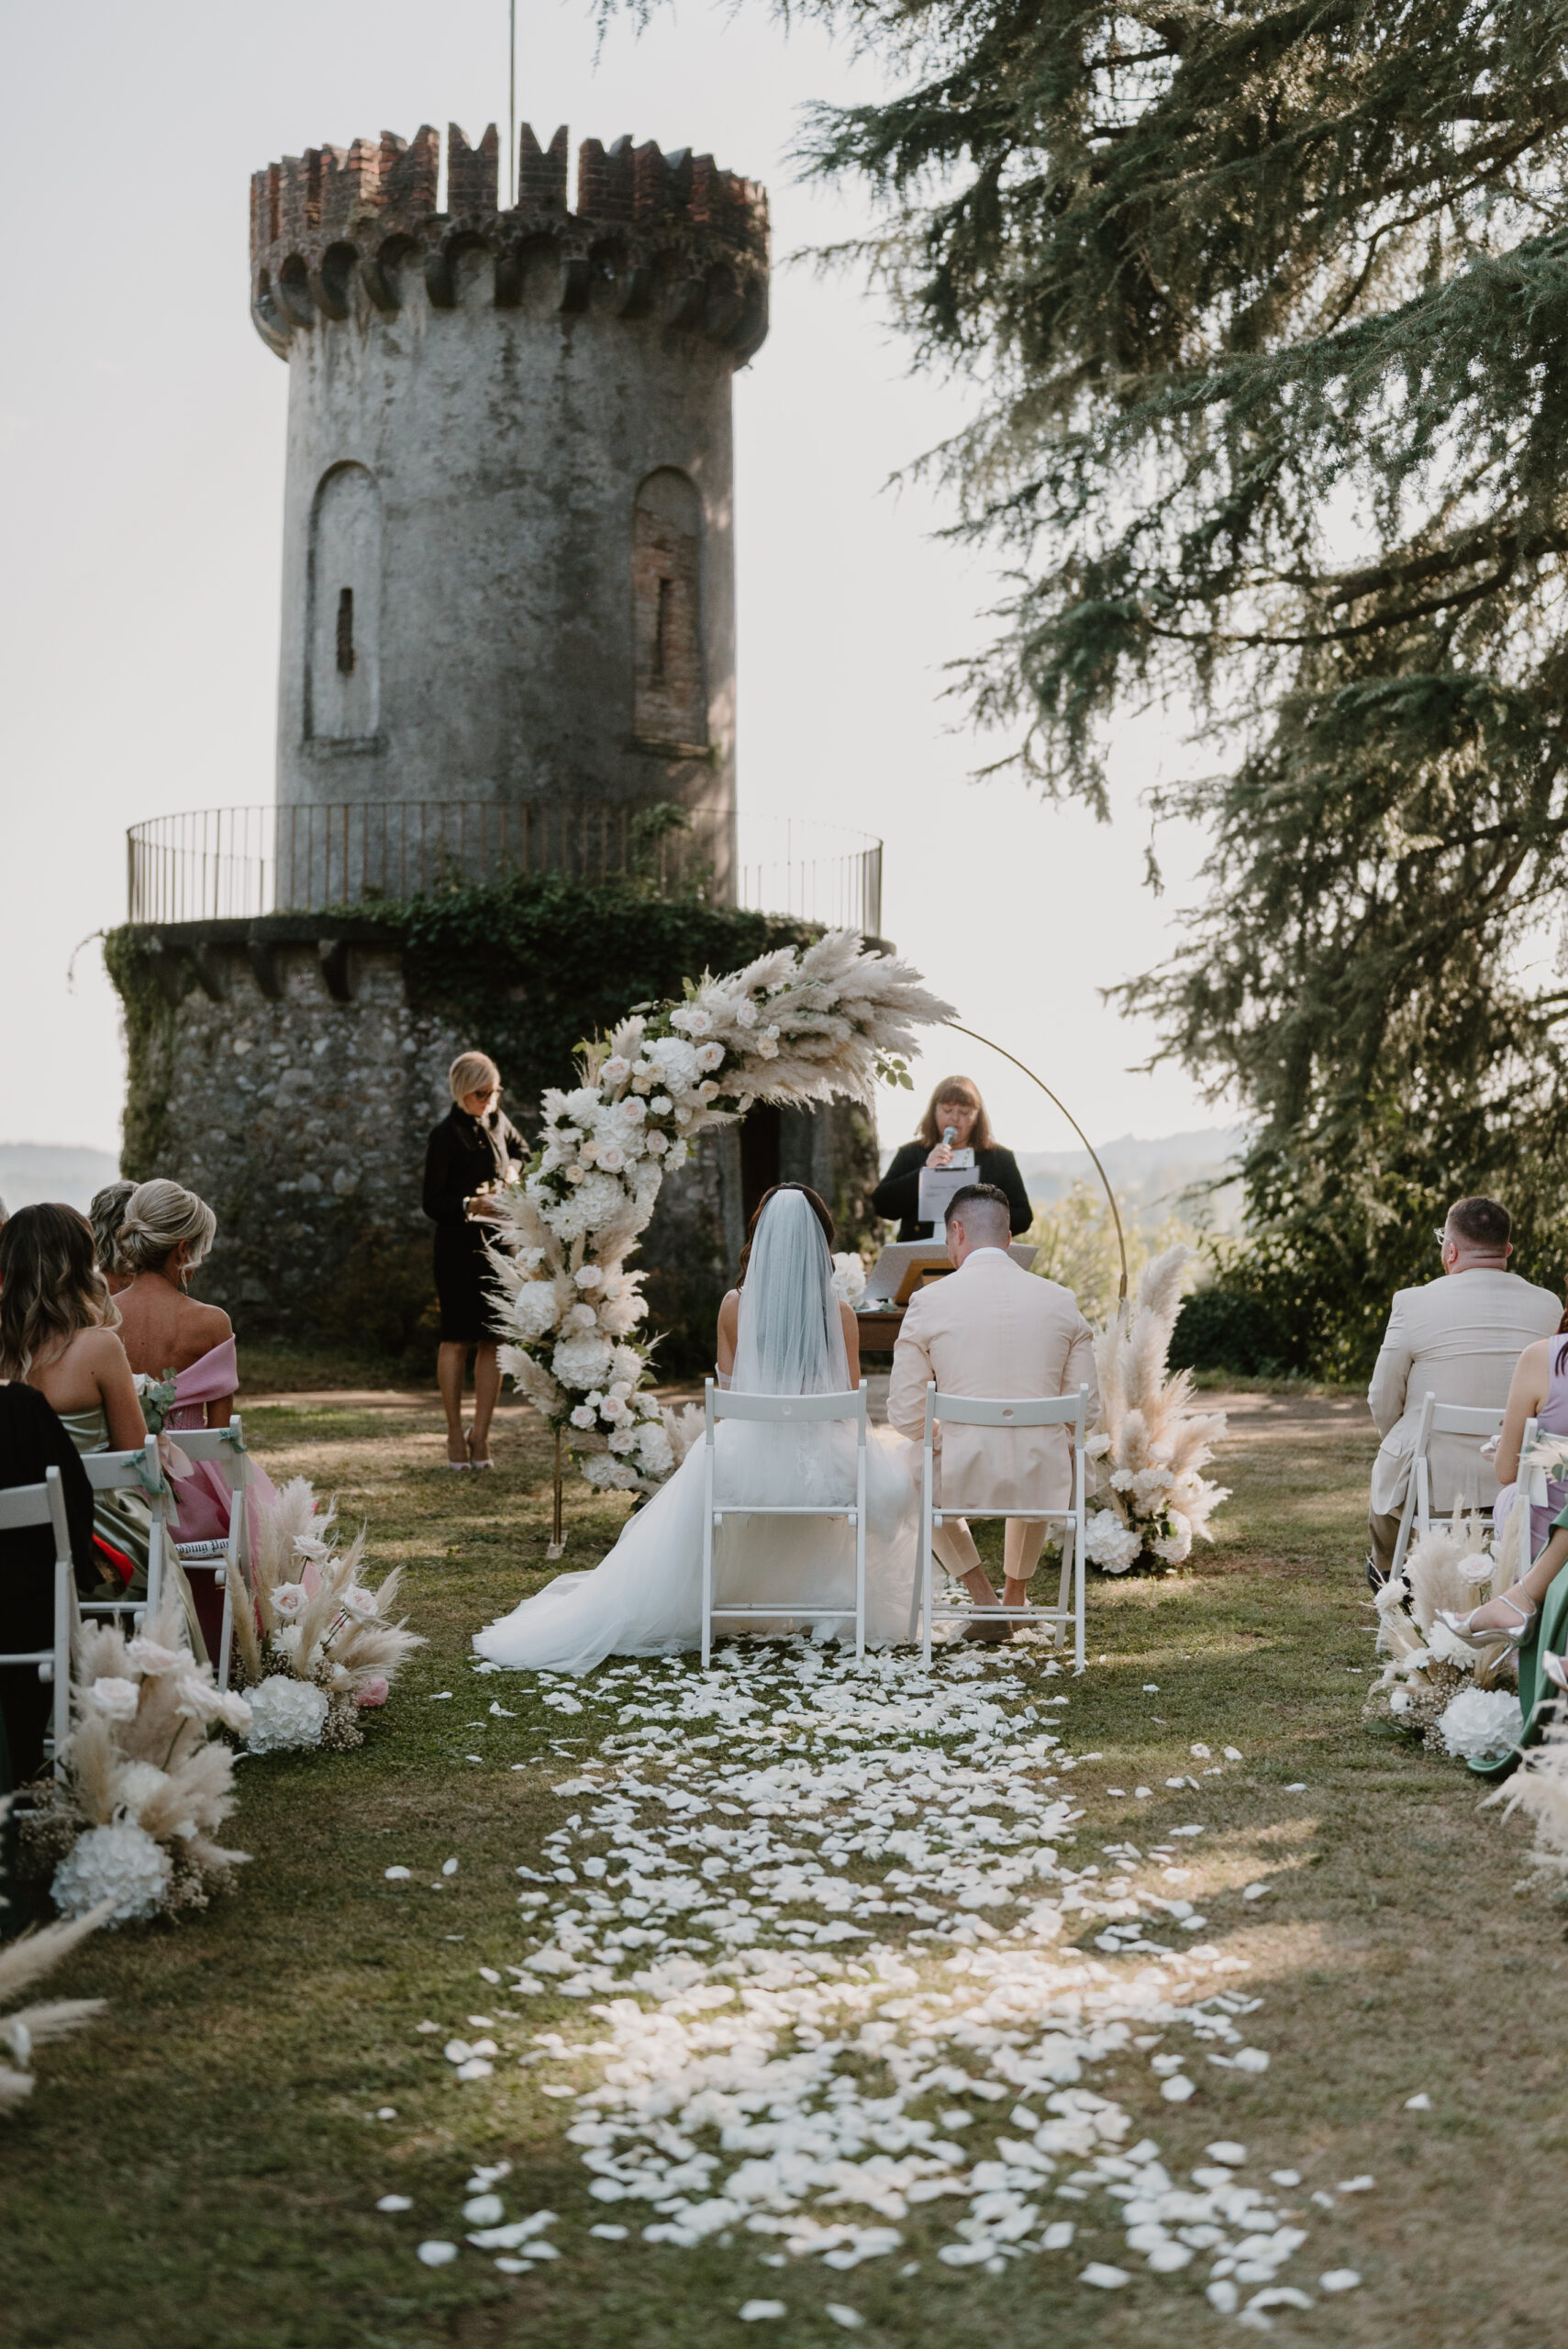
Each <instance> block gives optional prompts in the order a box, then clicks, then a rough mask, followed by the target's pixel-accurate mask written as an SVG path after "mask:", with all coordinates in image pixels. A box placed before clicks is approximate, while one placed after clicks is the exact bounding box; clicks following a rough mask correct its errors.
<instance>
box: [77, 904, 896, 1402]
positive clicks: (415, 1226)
mask: <svg viewBox="0 0 1568 2349" xmlns="http://www.w3.org/2000/svg"><path fill="white" fill-rule="evenodd" d="M731 919H733V917H731ZM752 920H753V921H755V920H756V918H755V917H753V918H752ZM779 927H780V928H783V927H784V926H782V925H780V926H779ZM757 951H759V948H758V945H757V943H755V942H752V941H742V942H741V943H740V952H738V955H737V959H738V960H740V959H744V958H745V957H746V956H749V955H750V954H751V953H754V952H757ZM107 959H108V963H109V969H110V973H111V975H112V977H113V979H114V981H115V984H116V986H117V989H118V991H119V995H120V997H121V1002H122V1005H123V1007H124V1012H125V1025H126V1034H127V1041H128V1052H129V1063H130V1066H129V1083H128V1095H127V1105H126V1113H125V1128H124V1144H123V1151H122V1164H123V1168H124V1171H125V1173H126V1174H127V1175H129V1176H131V1177H133V1178H135V1179H136V1180H138V1181H145V1180H147V1179H149V1178H150V1177H151V1176H153V1175H167V1176H171V1177H172V1179H173V1180H174V1181H176V1182H178V1183H183V1185H185V1186H186V1187H187V1188H188V1189H190V1190H193V1191H195V1192H197V1193H199V1194H200V1196H201V1197H203V1198H205V1199H206V1201H207V1203H208V1204H209V1206H210V1207H211V1208H213V1210H214V1212H215V1213H216V1215H217V1242H216V1244H215V1246H214V1249H213V1252H212V1254H211V1256H210V1258H209V1259H208V1261H207V1263H206V1264H205V1265H204V1266H203V1267H202V1269H201V1272H200V1274H199V1275H197V1280H196V1283H195V1286H196V1288H197V1290H198V1292H199V1294H200V1295H202V1296H203V1297H206V1298H207V1299H208V1300H210V1301H211V1302H213V1303H215V1304H218V1305H221V1306H222V1307H223V1308H225V1310H226V1311H227V1312H228V1314H229V1316H230V1317H231V1319H233V1321H234V1324H235V1327H236V1330H238V1332H239V1335H240V1338H241V1341H243V1339H244V1338H245V1336H246V1335H248V1334H249V1335H252V1336H269V1337H276V1336H287V1337H295V1338H298V1339H299V1340H300V1341H302V1342H304V1341H329V1342H331V1343H334V1344H339V1345H353V1346H355V1347H356V1348H358V1349H361V1350H362V1351H364V1352H367V1353H378V1354H383V1355H385V1356H388V1357H397V1356H417V1355H418V1354H420V1353H424V1352H426V1351H427V1350H428V1349H429V1348H432V1347H433V1346H434V1344H435V1342H436V1316H435V1291H434V1285H433V1280H432V1277H431V1271H430V1261H431V1231H432V1227H431V1225H430V1224H429V1222H428V1220H427V1219H426V1218H425V1216H424V1214H423V1213H422V1211H421V1207H420V1188H421V1182H422V1176H423V1171H424V1159H425V1146H426V1143H427V1141H428V1136H429V1133H430V1130H431V1129H432V1127H433V1126H435V1125H436V1123H437V1122H438V1121H439V1119H440V1118H442V1117H443V1116H444V1115H445V1114H446V1110H447V1108H448V1107H449V1103H450V1096H449V1094H448V1090H447V1070H448V1068H449V1067H450V1063H451V1062H452V1060H453V1059H454V1057H455V1056H456V1054H457V1053H458V1052H461V1051H464V1050H467V1049H470V1048H472V1047H473V1046H474V1045H475V1044H478V1045H480V1046H481V1047H482V1048H484V1049H486V1050H489V1051H491V1052H494V1053H495V1057H496V1058H497V1060H498V1061H499V1063H500V1064H501V1068H502V1072H503V1076H504V1077H505V1078H506V1080H507V1083H508V1086H509V1091H508V1095H507V1103H506V1106H507V1108H508V1110H509V1112H510V1114H511V1115H512V1117H513V1119H514V1120H515V1121H516V1122H517V1124H518V1125H519V1126H521V1127H522V1128H523V1129H524V1130H525V1131H527V1130H528V1129H529V1127H530V1126H531V1123H532V1119H533V1113H534V1109H535V1106H536V1103H537V1099H538V1094H539V1086H540V1085H541V1084H551V1083H553V1084H564V1083H570V1081H571V1068H570V1053H569V1050H568V1051H567V1052H561V1053H560V1055H559V1064H556V1065H549V1066H547V1067H545V1068H544V1069H543V1070H542V1072H541V1070H540V1069H539V1067H538V1066H537V1065H528V1064H526V1061H531V1060H532V1059H533V1058H534V1055H533V1054H528V1055H527V1056H526V1060H525V1055H524V1053H523V1052H521V1050H520V1049H519V1047H518V1043H517V1027H516V1024H515V1021H516V1013H517V998H518V997H519V996H521V997H523V998H524V999H525V1000H526V998H527V997H528V996H529V995H530V994H532V995H534V996H536V997H538V998H539V999H541V1000H542V998H543V996H544V994H545V991H546V989H547V987H549V986H550V985H552V984H558V983H559V978H560V968H559V963H558V961H557V960H556V958H555V957H554V956H552V955H550V954H549V953H547V952H540V954H539V967H538V968H537V969H535V970H533V971H531V972H530V971H529V970H528V968H527V966H526V963H525V964H519V963H518V962H517V958H516V957H514V958H513V959H512V961H511V962H510V963H508V964H507V966H506V970H505V971H497V970H496V969H495V967H494V965H492V966H491V968H490V969H489V970H488V972H487V974H485V975H486V977H487V979H488V981H489V982H490V983H491V984H492V985H494V984H495V982H496V981H497V980H504V981H505V982H506V985H505V987H504V989H503V992H504V993H505V995H506V1000H507V1003H508V1006H509V1008H511V1009H512V1011H513V1014H514V1018H513V1020H512V1021H506V1020H504V1019H498V1020H497V1021H496V1022H495V1025H494V1026H493V1027H492V1028H491V1030H490V1032H488V1033H487V1032H484V1023H476V1021H475V1019H474V1018H473V1014H472V1012H471V1011H470V1010H468V1009H466V1008H464V1007H463V1005H462V1002H461V1001H457V1002H453V1001H450V1000H449V1001H446V1002H443V1001H441V1000H440V999H439V997H434V996H431V995H430V993H429V991H428V985H427V984H426V982H425V977H424V974H423V973H422V971H421V968H420V965H419V959H418V957H417V954H413V953H411V952H410V951H409V948H408V944H407V941H406V939H405V938H404V937H402V936H400V935H399V934H398V933H397V931H395V930H392V929H389V928H386V927H384V926H383V925H381V924H376V923H371V922H364V923H357V922H347V923H345V922H342V921H339V923H338V924H337V925H336V926H335V928H334V930H333V931H332V934H331V935H330V936H324V935H321V934H320V924H319V923H312V922H310V921H308V920H302V919H300V918H289V917H285V916H274V917H272V918H267V919H263V920H257V921H250V922H245V921H211V922H189V923H181V924H176V925H170V926H167V927H164V928H161V929H151V928H143V927H137V928H134V929H125V930H118V931H117V932H115V933H114V934H113V936H112V937H111V938H110V940H109V941H108V946H107ZM649 975H650V974H649V972H648V970H647V968H646V966H645V965H633V966H632V967H628V969H627V971H626V975H625V981H624V985H623V986H622V988H621V991H620V1000H619V1005H618V1007H617V1008H623V1009H624V1008H627V1007H628V1006H629V1005H630V1004H631V1003H632V1002H633V1001H640V1000H645V999H646V998H647V996H648V992H649ZM470 976H472V974H470ZM600 984H601V987H602V988H604V989H606V995H607V997H608V998H611V999H613V997H614V995H615V992H616V985H615V978H614V974H613V973H612V974H609V976H608V978H607V979H606V977H605V976H604V975H603V974H601V982H600ZM677 984H678V983H677ZM541 1024H542V1023H541ZM592 1024H602V1019H601V1021H600V1022H597V1023H595V1022H592V1021H587V1020H585V1021H584V1026H587V1025H592ZM562 1032H563V1031H562ZM508 1043H510V1044H511V1046H512V1049H511V1050H510V1051H509V1050H508ZM519 1060H525V1065H523V1066H521V1067H519V1066H518V1064H517V1063H518V1062H519ZM876 1177H877V1158H876V1143H875V1134H874V1130H873V1126H872V1123H871V1120H870V1119H869V1117H868V1116H867V1115H866V1113H865V1112H864V1111H863V1110H862V1109H861V1108H858V1107H857V1106H856V1105H853V1104H850V1103H843V1104H835V1105H833V1106H832V1107H831V1108H823V1109H817V1110H798V1111H784V1112H778V1111H773V1112H769V1111H766V1110H761V1111H758V1112H754V1113H753V1117H752V1118H751V1119H748V1120H747V1121H746V1124H745V1125H744V1126H743V1127H742V1128H740V1129H734V1128H729V1129H725V1130H721V1131H719V1132H717V1133H715V1134H709V1135H706V1136H705V1137H703V1139H702V1141H700V1143H699V1144H698V1146H697V1148H696V1150H695V1152H694V1154H693V1157H692V1159H691V1161H690V1162H689V1163H688V1164H687V1165H686V1166H685V1167H684V1168H682V1169H681V1170H680V1171H679V1172H678V1173H676V1174H674V1175H670V1176H668V1177H667V1178H666V1180H665V1183H664V1186H663V1189H662V1193H661V1195H660V1201H659V1206H658V1208H657V1210H656V1211H655V1214H654V1218H653V1220H652V1223H651V1226H650V1228H649V1230H648V1232H647V1234H646V1235H645V1237H644V1240H643V1242H642V1246H641V1250H640V1252H639V1255H638V1257H637V1259H636V1262H637V1263H638V1264H639V1265H640V1266H641V1267H642V1268H643V1269H644V1270H646V1271H647V1273H648V1275H649V1279H648V1284H647V1289H648V1297H649V1303H650V1315H649V1325H648V1326H649V1328H650V1330H660V1331H662V1332H663V1333H664V1342H663V1343H662V1346H661V1348H660V1351H659V1356H658V1363H659V1367H660V1369H661V1370H662V1371H663V1372H664V1373H665V1374H666V1375H677V1374H686V1373H690V1372H692V1371H695V1370H700V1369H701V1368H702V1367H703V1366H704V1365H705V1364H708V1363H711V1361H712V1358H713V1337H714V1323H715V1318H716V1316H717V1308H718V1304H719V1300H720V1298H721V1297H722V1296H723V1294H724V1292H725V1290H726V1289H727V1288H728V1287H729V1286H731V1285H732V1283H733V1280H734V1277H735V1266H736V1261H737V1258H738V1257H739V1254H740V1246H741V1243H742V1241H743V1240H744V1237H745V1228H746V1219H747V1215H748V1212H749V1209H750V1207H751V1205H752V1204H754V1202H755V1198H756V1197H759V1196H760V1194H761V1191H762V1189H763V1188H765V1187H766V1186H767V1185H768V1184H769V1183H770V1182H776V1181H779V1180H790V1179H793V1180H796V1181H803V1182H808V1183H810V1184H811V1185H812V1186H813V1188H815V1189H817V1191H819V1192H820V1193H821V1194H822V1196H823V1197H825V1198H827V1199H828V1203H829V1205H830V1206H831V1207H832V1208H833V1211H834V1214H835V1217H836V1218H837V1219H838V1221H839V1223H840V1244H841V1245H843V1246H852V1245H854V1244H855V1241H856V1240H857V1239H858V1238H859V1237H860V1236H861V1235H862V1233H863V1232H864V1231H866V1230H868V1229H869V1201H870V1194H871V1191H872V1188H873V1186H874V1184H875V1182H876Z"/></svg>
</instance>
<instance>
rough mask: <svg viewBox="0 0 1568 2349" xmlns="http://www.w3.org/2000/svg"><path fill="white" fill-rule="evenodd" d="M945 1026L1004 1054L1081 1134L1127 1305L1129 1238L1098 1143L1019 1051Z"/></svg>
mask: <svg viewBox="0 0 1568 2349" xmlns="http://www.w3.org/2000/svg"><path fill="white" fill-rule="evenodd" d="M942 1025H943V1027H944V1028H951V1030H952V1031H953V1033H954V1035H955V1036H967V1037H968V1038H969V1040H970V1041H971V1042H972V1043H975V1044H984V1046H985V1047H986V1049H987V1051H989V1052H1000V1053H1001V1055H1002V1058H1003V1059H1004V1060H1005V1061H1011V1063H1012V1064H1013V1066H1014V1067H1015V1068H1016V1069H1019V1070H1021V1071H1022V1072H1023V1074H1024V1075H1025V1076H1027V1077H1028V1078H1029V1082H1030V1084H1031V1085H1039V1087H1040V1091H1041V1092H1042V1093H1043V1094H1044V1096H1045V1097H1046V1099H1047V1100H1048V1101H1051V1102H1054V1103H1055V1106H1056V1107H1057V1108H1059V1109H1060V1110H1061V1112H1062V1116H1063V1117H1064V1118H1065V1119H1066V1120H1067V1122H1068V1124H1069V1125H1070V1126H1071V1127H1072V1129H1073V1132H1074V1133H1075V1134H1076V1135H1077V1137H1078V1139H1079V1141H1081V1142H1082V1143H1083V1145H1084V1149H1085V1150H1086V1151H1087V1152H1088V1153H1089V1155H1090V1157H1091V1158H1092V1159H1093V1160H1094V1162H1095V1174H1096V1175H1098V1176H1099V1178H1100V1180H1101V1182H1102V1183H1103V1184H1104V1185H1105V1188H1106V1204H1107V1205H1108V1207H1109V1208H1110V1211H1111V1220H1112V1221H1113V1222H1114V1223H1115V1225H1116V1244H1117V1247H1118V1251H1119V1252H1120V1254H1121V1287H1120V1288H1119V1290H1118V1293H1117V1297H1118V1304H1120V1305H1125V1304H1126V1303H1127V1237H1126V1234H1125V1233H1124V1232H1123V1230H1122V1228H1121V1209H1120V1208H1118V1206H1117V1203H1116V1193H1115V1192H1114V1191H1113V1190H1112V1189H1111V1181H1110V1176H1109V1175H1107V1174H1106V1170H1105V1168H1104V1167H1103V1166H1102V1165H1101V1164H1100V1154H1099V1152H1098V1151H1097V1150H1096V1149H1095V1145H1094V1143H1093V1142H1092V1141H1090V1140H1089V1137H1088V1135H1087V1134H1086V1133H1085V1132H1084V1129H1083V1127H1082V1126H1081V1125H1080V1124H1079V1123H1078V1120H1077V1119H1076V1118H1075V1117H1074V1116H1073V1112H1072V1110H1071V1109H1070V1108H1068V1107H1067V1104H1066V1102H1065V1101H1063V1100H1062V1099H1061V1098H1060V1097H1058V1096H1057V1095H1056V1094H1054V1093H1053V1092H1052V1091H1051V1087H1050V1085H1047V1083H1046V1081H1045V1079H1044V1078H1043V1077H1042V1076H1036V1074H1035V1073H1034V1071H1033V1069H1032V1068H1030V1067H1029V1065H1028V1064H1027V1063H1025V1062H1023V1061H1021V1060H1019V1058H1018V1054H1017V1052H1008V1051H1007V1049H1006V1045H1004V1044H998V1043H997V1042H996V1041H995V1039H994V1038H992V1037H990V1036H983V1035H981V1033H980V1031H979V1030H978V1029H975V1028H963V1027H961V1026H960V1025H959V1022H958V1021H957V1020H956V1019H944V1020H943V1022H942Z"/></svg>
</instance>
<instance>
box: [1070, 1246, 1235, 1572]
mask: <svg viewBox="0 0 1568 2349" xmlns="http://www.w3.org/2000/svg"><path fill="white" fill-rule="evenodd" d="M1191 1254H1192V1251H1191V1249H1189V1248H1186V1247H1181V1246H1178V1247H1174V1248H1167V1249H1166V1250H1165V1252H1164V1253H1163V1255H1161V1256H1156V1257H1155V1258H1154V1259H1153V1260H1152V1262H1151V1263H1150V1264H1146V1265H1145V1266H1144V1268H1143V1272H1142V1274H1141V1275H1140V1279H1139V1283H1138V1294H1137V1296H1136V1297H1134V1299H1133V1301H1132V1303H1131V1305H1130V1306H1128V1305H1123V1306H1122V1308H1120V1310H1119V1311H1118V1314H1117V1317H1116V1319H1115V1320H1114V1321H1112V1322H1111V1323H1110V1324H1109V1326H1108V1328H1106V1329H1105V1330H1101V1331H1100V1332H1099V1333H1098V1335H1097V1336H1096V1338H1095V1372H1096V1374H1097V1376H1098V1379H1099V1387H1100V1427H1099V1431H1098V1432H1097V1433H1096V1434H1095V1435H1092V1436H1091V1437H1090V1439H1089V1442H1088V1445H1087V1451H1088V1455H1089V1489H1090V1495H1091V1497H1092V1498H1093V1499H1094V1500H1095V1502H1096V1503H1097V1504H1098V1506H1097V1507H1096V1508H1094V1509H1093V1510H1092V1512H1091V1514H1090V1517H1089V1520H1088V1539H1087V1541H1086V1542H1085V1544H1084V1549H1085V1553H1086V1555H1087V1556H1088V1559H1089V1562H1090V1564H1092V1565H1096V1566H1098V1567H1100V1568H1101V1570H1102V1571H1103V1572H1104V1573H1106V1574H1109V1575H1124V1574H1128V1573H1129V1572H1131V1571H1132V1570H1133V1569H1134V1568H1137V1569H1139V1570H1140V1571H1141V1572H1145V1573H1151V1572H1153V1573H1157V1572H1161V1571H1169V1570H1170V1569H1171V1568H1172V1567H1174V1566H1179V1565H1181V1564H1183V1562H1184V1560H1185V1559H1186V1558H1187V1557H1189V1556H1190V1555H1191V1553H1192V1546H1193V1543H1194V1542H1195V1541H1204V1542H1211V1541H1212V1540H1213V1539H1214V1536H1213V1535H1212V1533H1211V1532H1210V1531H1209V1520H1210V1519H1211V1518H1212V1516H1213V1515H1214V1512H1215V1510H1216V1509H1217V1508H1218V1507H1219V1504H1220V1502H1221V1501H1224V1500H1229V1497H1230V1496H1229V1492H1228V1490H1227V1489H1226V1488H1225V1486H1221V1485H1214V1484H1210V1483H1209V1482H1208V1480H1207V1478H1206V1477H1205V1476H1204V1475H1202V1474H1201V1471H1202V1470H1203V1469H1204V1468H1206V1467H1207V1464H1208V1463H1209V1462H1210V1461H1211V1460H1212V1459H1213V1457H1214V1446H1215V1445H1216V1444H1217V1443H1218V1442H1219V1440H1220V1438H1221V1437H1222V1436H1223V1435H1224V1433H1225V1414H1224V1412H1223V1411H1195V1410H1194V1409H1193V1408H1192V1400H1193V1383H1192V1377H1191V1374H1190V1373H1189V1372H1187V1371H1184V1370H1181V1371H1177V1372H1176V1373H1175V1374H1174V1375H1172V1374H1171V1372H1170V1371H1169V1370H1168V1369H1167V1367H1166V1362H1167V1357H1168V1355H1169V1353H1170V1346H1171V1332H1172V1330H1173V1329H1174V1328H1175V1325H1176V1315H1177V1313H1178V1312H1179V1311H1180V1310H1181V1303H1182V1272H1183V1267H1184V1265H1185V1264H1186V1263H1187V1260H1188V1258H1189V1257H1190V1255H1191Z"/></svg>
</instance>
